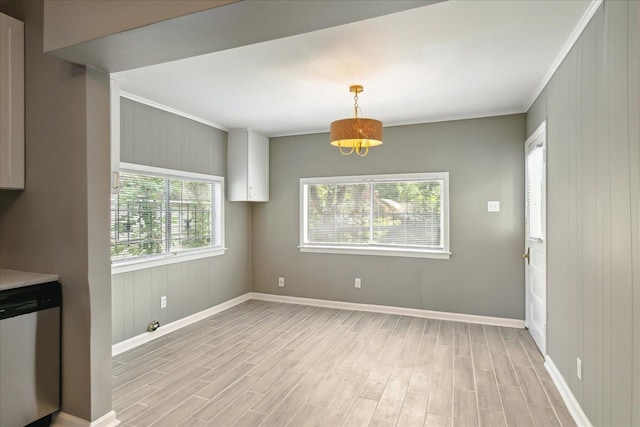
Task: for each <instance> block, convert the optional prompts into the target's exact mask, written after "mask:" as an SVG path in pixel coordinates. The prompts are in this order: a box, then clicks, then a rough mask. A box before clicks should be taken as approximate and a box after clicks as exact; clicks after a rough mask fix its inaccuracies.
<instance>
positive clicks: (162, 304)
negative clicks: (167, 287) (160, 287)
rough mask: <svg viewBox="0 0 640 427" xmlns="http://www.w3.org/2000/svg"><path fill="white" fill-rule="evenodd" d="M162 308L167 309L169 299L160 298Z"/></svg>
mask: <svg viewBox="0 0 640 427" xmlns="http://www.w3.org/2000/svg"><path fill="white" fill-rule="evenodd" d="M160 308H167V297H166V296H163V297H160Z"/></svg>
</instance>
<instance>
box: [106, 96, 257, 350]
mask: <svg viewBox="0 0 640 427" xmlns="http://www.w3.org/2000/svg"><path fill="white" fill-rule="evenodd" d="M121 116H122V122H121V146H120V158H121V160H122V161H123V162H128V163H137V164H143V165H149V166H157V167H164V168H169V169H178V170H185V171H190V172H199V173H207V174H212V175H218V176H225V175H226V160H227V134H226V132H223V131H221V130H218V129H215V128H212V127H210V126H206V125H204V124H202V123H198V122H195V121H193V120H189V119H186V118H184V117H180V116H177V115H175V114H171V113H168V112H166V111H162V110H158V109H156V108H152V107H149V106H147V105H143V104H140V103H138V102H134V101H131V100H129V99H125V98H122V99H121ZM225 241H226V246H227V248H228V250H227V252H226V253H225V254H224V255H222V256H217V257H210V258H204V259H200V260H195V261H187V262H182V263H176V264H171V265H166V266H161V267H153V268H147V269H144V270H137V271H132V272H128V273H120V274H114V275H113V276H112V284H111V287H112V304H113V312H112V317H111V321H112V329H113V335H112V342H113V343H117V342H120V341H123V340H125V339H128V338H131V337H134V336H136V335H140V334H141V333H143V332H145V331H146V329H147V326H148V325H149V322H151V320H158V321H159V322H160V324H161V325H165V324H167V323H169V322H173V321H176V320H179V319H181V318H183V317H185V316H188V315H190V314H194V313H197V312H199V311H202V310H205V309H207V308H209V307H211V306H214V305H216V304H219V303H221V302H224V301H227V300H229V299H231V298H234V297H237V296H239V295H242V294H244V293H247V292H249V291H250V290H251V276H250V271H251V259H250V256H251V206H250V205H249V204H247V203H238V202H225ZM161 296H167V307H166V308H165V309H160V297H161Z"/></svg>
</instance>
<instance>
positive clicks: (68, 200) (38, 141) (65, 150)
mask: <svg viewBox="0 0 640 427" xmlns="http://www.w3.org/2000/svg"><path fill="white" fill-rule="evenodd" d="M43 10H44V5H43V2H42V1H18V2H13V3H9V4H7V5H4V6H3V7H2V11H3V12H4V13H7V14H9V15H12V16H15V17H17V18H18V19H21V20H23V21H24V22H25V59H26V70H25V73H26V80H25V81H26V94H25V96H26V103H25V104H26V125H25V126H26V128H25V130H26V156H27V158H26V189H25V190H24V191H11V192H1V193H0V266H2V267H3V268H13V269H18V270H26V271H38V272H45V273H56V274H58V275H59V277H60V281H61V283H62V294H63V310H62V409H63V411H65V412H67V413H69V414H72V415H75V416H78V417H81V418H84V419H87V420H95V419H97V418H99V417H101V416H102V415H104V414H106V413H107V412H108V411H110V410H111V352H110V338H109V337H110V336H111V329H110V322H109V316H110V312H111V300H110V298H109V294H110V288H109V278H110V272H109V258H108V250H109V249H108V248H109V238H108V228H107V225H108V209H109V76H108V75H106V74H101V73H99V72H96V71H87V70H86V69H85V68H84V67H78V66H73V65H71V64H69V63H66V62H64V61H61V60H59V59H56V58H53V57H50V56H46V55H44V54H43V53H42V51H43V48H42V44H43V31H42V26H43Z"/></svg>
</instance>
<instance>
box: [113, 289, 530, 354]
mask: <svg viewBox="0 0 640 427" xmlns="http://www.w3.org/2000/svg"><path fill="white" fill-rule="evenodd" d="M252 299H254V300H258V301H271V302H281V303H285V304H302V305H310V306H314V307H326V308H337V309H344V310H356V311H369V312H372V313H384V314H399V315H401V316H413V317H420V318H424V319H437V320H451V321H453V322H465V323H477V324H481V325H491V326H503V327H506V328H519V329H524V320H519V319H508V318H504V317H491V316H479V315H475V314H461V313H447V312H444V311H432V310H422V309H419V308H406V307H393V306H389V305H375V304H361V303H355V302H344V301H332V300H323V299H313V298H302V297H290V296H286V295H273V294H263V293H260V292H247V293H246V294H243V295H240V296H238V297H235V298H233V299H230V300H228V301H225V302H223V303H220V304H218V305H216V306H213V307H210V308H208V309H206V310H203V311H200V312H198V313H195V314H192V315H190V316H187V317H184V318H182V319H179V320H176V321H175V322H171V323H169V324H167V325H165V326H161V327H160V328H159V329H157V330H156V331H155V332H145V333H143V334H140V335H136V336H135V337H133V338H129V339H128V340H126V341H121V342H119V343H116V344H113V345H112V346H111V355H112V356H117V355H118V354H120V353H124V352H125V351H128V350H131V349H133V348H136V347H138V346H139V345H142V344H146V343H148V342H149V341H153V340H154V339H156V338H160V337H161V336H164V335H167V334H168V333H170V332H173V331H176V330H178V329H180V328H183V327H185V326H189V325H191V324H193V323H195V322H198V321H200V320H202V319H205V318H207V317H209V316H213V315H214V314H216V313H220V312H221V311H224V310H227V309H229V308H231V307H235V306H236V305H238V304H241V303H243V302H245V301H249V300H252Z"/></svg>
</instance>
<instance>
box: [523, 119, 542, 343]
mask: <svg viewBox="0 0 640 427" xmlns="http://www.w3.org/2000/svg"><path fill="white" fill-rule="evenodd" d="M525 185H526V192H525V194H526V208H525V248H524V251H525V252H524V255H523V258H524V262H525V289H526V294H525V304H526V309H525V311H526V313H525V315H526V317H525V323H526V326H527V328H528V329H529V333H530V334H531V336H532V337H533V339H534V341H535V342H536V344H537V345H538V348H539V349H540V351H541V352H542V354H546V353H545V351H546V348H545V347H546V346H545V344H546V329H547V272H546V267H547V250H546V249H547V246H546V193H547V182H546V122H545V123H542V124H541V125H540V127H539V128H538V129H537V130H536V131H535V132H534V133H533V134H532V135H531V137H529V139H527V141H526V142H525Z"/></svg>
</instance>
